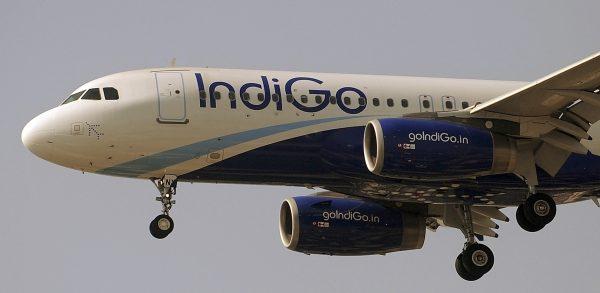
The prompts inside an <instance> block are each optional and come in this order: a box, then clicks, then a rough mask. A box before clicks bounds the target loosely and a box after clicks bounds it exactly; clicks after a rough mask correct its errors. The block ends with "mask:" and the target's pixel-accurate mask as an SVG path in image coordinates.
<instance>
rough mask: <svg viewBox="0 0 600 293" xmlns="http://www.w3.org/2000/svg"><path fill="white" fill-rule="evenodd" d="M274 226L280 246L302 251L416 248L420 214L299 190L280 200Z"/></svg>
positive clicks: (422, 224) (422, 221)
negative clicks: (279, 238)
mask: <svg viewBox="0 0 600 293" xmlns="http://www.w3.org/2000/svg"><path fill="white" fill-rule="evenodd" d="M279 232H280V234H281V240H282V242H283V245H284V246H285V247H287V248H288V249H290V250H293V251H298V252H303V253H307V254H313V253H314V254H327V255H369V254H384V253H388V252H394V251H401V250H410V249H420V248H421V247H422V246H423V242H424V241H425V218H424V217H423V216H422V215H417V214H414V213H409V212H405V211H403V210H402V209H400V208H398V207H388V206H384V205H382V204H379V203H377V202H374V201H367V200H361V199H350V198H337V197H328V196H300V197H294V198H289V199H286V200H285V201H284V202H283V203H282V205H281V210H280V217H279Z"/></svg>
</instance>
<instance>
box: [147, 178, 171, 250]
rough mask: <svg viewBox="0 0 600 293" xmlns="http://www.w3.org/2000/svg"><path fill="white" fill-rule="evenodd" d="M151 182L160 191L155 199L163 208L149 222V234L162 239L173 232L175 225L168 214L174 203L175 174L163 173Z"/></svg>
mask: <svg viewBox="0 0 600 293" xmlns="http://www.w3.org/2000/svg"><path fill="white" fill-rule="evenodd" d="M152 182H153V183H154V185H155V186H156V188H157V189H158V191H159V192H160V196H159V197H156V201H159V202H160V203H161V204H162V206H163V208H162V214H161V215H158V216H157V217H156V218H154V220H152V221H151V222H150V234H151V235H152V236H154V238H157V239H163V238H165V237H167V236H168V235H169V234H170V233H171V232H173V228H174V227H175V222H173V218H171V216H169V211H170V210H171V208H172V207H173V205H174V204H175V200H174V199H173V196H174V195H175V193H176V192H177V176H175V175H165V176H163V177H162V178H156V179H152Z"/></svg>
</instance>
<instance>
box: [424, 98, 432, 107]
mask: <svg viewBox="0 0 600 293" xmlns="http://www.w3.org/2000/svg"><path fill="white" fill-rule="evenodd" d="M429 107H431V103H430V102H429V100H423V108H425V109H429Z"/></svg>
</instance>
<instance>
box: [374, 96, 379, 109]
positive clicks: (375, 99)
mask: <svg viewBox="0 0 600 293" xmlns="http://www.w3.org/2000/svg"><path fill="white" fill-rule="evenodd" d="M373 106H375V107H379V99H378V98H373Z"/></svg>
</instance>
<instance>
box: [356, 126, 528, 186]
mask: <svg viewBox="0 0 600 293" xmlns="http://www.w3.org/2000/svg"><path fill="white" fill-rule="evenodd" d="M363 151H364V157H365V162H366V164H367V168H368V169H369V171H371V172H373V173H374V174H377V175H380V176H384V177H390V178H400V179H432V180H435V179H456V178H466V177H475V176H480V175H491V174H501V173H510V172H512V171H514V169H515V166H516V161H517V160H516V158H517V147H516V142H515V140H514V139H512V138H509V137H507V136H504V135H500V134H496V133H493V132H490V131H487V130H485V129H481V128H475V127H471V126H468V125H463V124H458V123H453V122H449V121H443V120H428V119H414V118H386V119H379V120H373V121H370V122H369V123H368V124H367V126H366V128H365V133H364V141H363Z"/></svg>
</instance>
